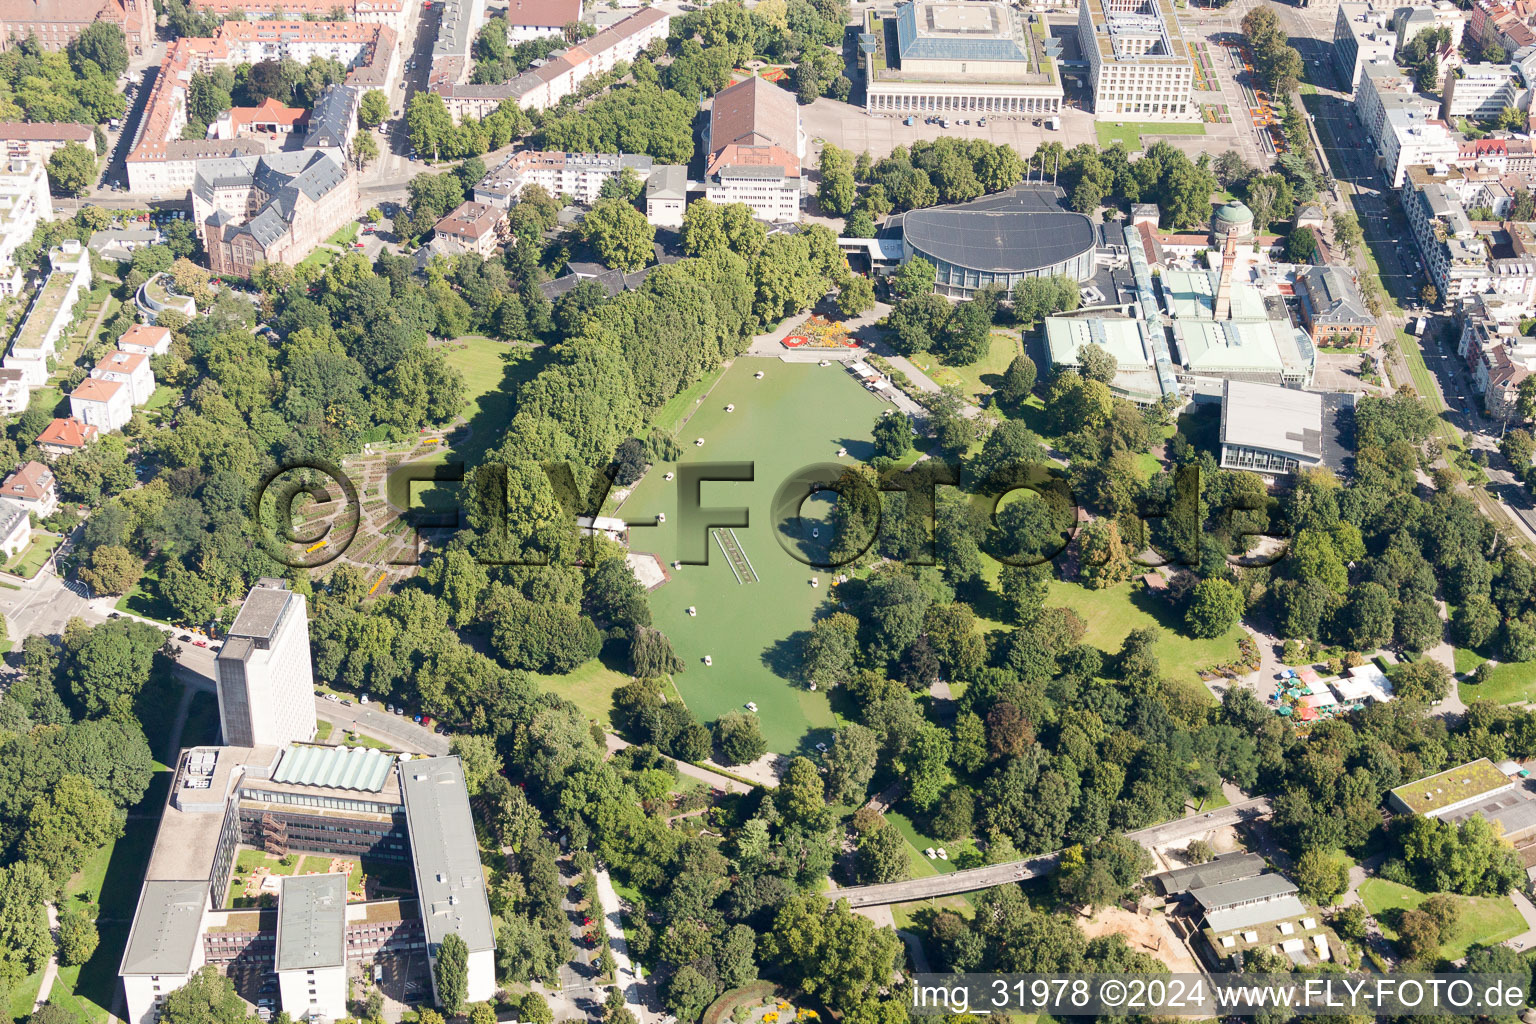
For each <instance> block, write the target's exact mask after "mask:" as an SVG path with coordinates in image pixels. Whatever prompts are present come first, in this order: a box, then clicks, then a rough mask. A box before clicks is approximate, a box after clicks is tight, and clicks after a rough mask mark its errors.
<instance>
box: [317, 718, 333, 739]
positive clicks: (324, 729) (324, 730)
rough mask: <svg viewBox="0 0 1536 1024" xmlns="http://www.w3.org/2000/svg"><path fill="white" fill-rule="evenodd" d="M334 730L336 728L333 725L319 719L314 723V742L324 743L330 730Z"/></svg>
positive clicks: (329, 735)
mask: <svg viewBox="0 0 1536 1024" xmlns="http://www.w3.org/2000/svg"><path fill="white" fill-rule="evenodd" d="M334 728H336V726H335V725H334V724H333V723H331V722H328V721H326V720H325V719H323V718H322V719H320V720H319V721H318V722H316V723H315V742H316V743H324V742H325V741H326V740H328V739H330V738H331V730H332V729H334Z"/></svg>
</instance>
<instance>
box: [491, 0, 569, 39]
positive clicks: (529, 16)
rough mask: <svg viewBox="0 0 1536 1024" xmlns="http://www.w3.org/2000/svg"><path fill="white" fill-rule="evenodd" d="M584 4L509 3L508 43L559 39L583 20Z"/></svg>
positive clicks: (552, 0) (550, 0)
mask: <svg viewBox="0 0 1536 1024" xmlns="http://www.w3.org/2000/svg"><path fill="white" fill-rule="evenodd" d="M581 6H582V5H581V0H508V2H507V42H508V43H510V44H511V45H513V46H516V45H517V44H518V43H521V42H526V41H527V40H529V39H540V38H543V37H544V36H558V35H560V34H562V33H563V32H564V31H565V26H567V25H569V24H571V23H573V22H578V21H580V20H581V14H582V10H581Z"/></svg>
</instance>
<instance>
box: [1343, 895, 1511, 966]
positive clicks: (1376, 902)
mask: <svg viewBox="0 0 1536 1024" xmlns="http://www.w3.org/2000/svg"><path fill="white" fill-rule="evenodd" d="M1428 895H1429V894H1428V893H1422V892H1419V891H1418V890H1417V889H1410V888H1408V886H1406V885H1398V884H1397V883H1396V882H1388V881H1386V880H1385V879H1381V878H1368V879H1366V880H1365V882H1364V883H1363V884H1362V885H1361V886H1360V898H1361V899H1362V900H1364V901H1365V909H1366V910H1368V911H1370V913H1371V915H1372V916H1374V917H1375V918H1376V920H1377V923H1379V924H1380V925H1381V934H1382V935H1384V936H1386V938H1387V939H1388V940H1389V941H1392V942H1395V941H1397V933H1396V932H1395V931H1394V930H1393V929H1392V927H1391V925H1390V924H1388V922H1387V921H1385V920H1383V919H1382V914H1384V913H1386V912H1387V911H1390V910H1394V909H1403V910H1411V909H1413V908H1415V907H1417V906H1418V905H1419V904H1421V903H1423V902H1424V900H1425V899H1426V898H1428ZM1454 899H1455V900H1456V902H1457V903H1458V904H1459V905H1460V907H1461V914H1460V915H1459V918H1458V920H1457V922H1456V927H1455V928H1454V929H1453V930H1452V933H1451V937H1450V939H1449V940H1448V941H1446V942H1443V943H1441V944H1440V955H1441V956H1442V957H1444V958H1445V959H1446V960H1459V959H1461V958H1462V957H1464V956H1466V955H1467V949H1468V947H1470V946H1478V945H1480V946H1491V945H1494V944H1496V943H1499V942H1503V941H1504V940H1505V939H1508V938H1511V937H1512V936H1515V935H1519V934H1520V933H1521V932H1523V931H1525V919H1524V918H1522V917H1521V916H1520V911H1518V910H1516V909H1515V905H1514V903H1512V902H1511V901H1510V899H1509V897H1507V896H1500V897H1498V898H1497V899H1494V898H1491V897H1486V896H1456V897H1454ZM1388 916H1389V917H1390V916H1391V915H1388Z"/></svg>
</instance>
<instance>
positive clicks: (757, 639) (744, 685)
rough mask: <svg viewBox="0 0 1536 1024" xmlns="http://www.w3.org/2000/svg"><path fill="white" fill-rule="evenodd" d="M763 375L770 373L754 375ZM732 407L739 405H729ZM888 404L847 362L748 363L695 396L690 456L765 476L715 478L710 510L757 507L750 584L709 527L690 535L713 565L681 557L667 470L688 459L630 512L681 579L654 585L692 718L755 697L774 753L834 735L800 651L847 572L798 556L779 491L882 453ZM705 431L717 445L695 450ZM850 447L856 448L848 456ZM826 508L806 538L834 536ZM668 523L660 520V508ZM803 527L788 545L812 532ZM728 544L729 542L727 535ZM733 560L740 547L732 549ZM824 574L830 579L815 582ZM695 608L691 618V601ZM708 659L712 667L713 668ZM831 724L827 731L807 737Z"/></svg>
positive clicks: (636, 542)
mask: <svg viewBox="0 0 1536 1024" xmlns="http://www.w3.org/2000/svg"><path fill="white" fill-rule="evenodd" d="M758 372H762V373H763V375H764V376H763V379H761V380H758V379H756V377H755V376H754V374H756V373H758ZM727 406H734V411H731V412H727V411H726V407H727ZM886 408H889V406H888V405H887V404H886V403H884V402H882V401H880V400H879V399H877V398H875V397H874V396H873V395H871V394H870V393H869V392H867V391H865V390H864V388H862V387H861V386H860V385H859V384H858V383H857V382H855V381H854V380H853V379H852V378H851V377H849V376H848V374H847V372H846V371H845V370H844V369H843V367H842V366H841V365H840V364H836V365H832V366H825V367H823V366H817V365H815V364H814V363H781V362H778V361H777V360H768V359H738V360H737V361H736V362H735V364H734V365H733V366H731V367H730V369H729V370H727V371H726V373H725V375H724V376H723V377H722V378H721V379H720V381H719V383H718V384H717V385H716V386H715V388H714V389H713V390H712V391H711V392H709V393H708V394H707V395H705V396H703V397H702V398H701V399H699V400H698V401H696V402H695V409H696V411H695V412H694V414H693V416H692V418H691V419H689V420H687V422H686V423H685V424H684V425H683V426H682V427H681V428H680V429H679V430H678V440H679V441H680V442H681V443H682V445H683V447H684V449H685V450H686V454H685V455H684V457H683V460H682V461H684V462H687V463H698V462H705V461H708V462H743V461H750V462H752V463H753V465H754V479H753V480H752V481H751V482H741V483H705V484H703V485H702V486H701V492H702V493H701V496H700V501H701V504H702V505H704V506H705V507H726V508H732V507H744V508H747V509H748V510H749V517H750V520H749V521H750V525H749V526H746V527H737V528H735V530H734V533H735V538H736V543H737V544H738V545H739V550H740V554H741V555H742V556H743V557H744V559H745V562H746V563H749V565H750V573H749V574H748V575H747V577H746V578H747V579H749V580H750V579H751V578H752V577H755V582H744V583H739V582H737V580H738V578H739V577H738V573H739V572H741V571H743V569H744V568H745V567H743V569H733V567H732V565H731V564H730V562H729V561H728V560H727V558H726V556H725V554H724V553H723V551H722V548H721V546H720V544H721V542H720V541H717V540H716V538H715V537H714V536H713V535H712V534H713V531H710V532H709V533H708V534H706V533H705V531H703V530H702V529H701V530H700V536H699V537H695V538H692V539H691V543H692V544H693V545H694V546H695V547H697V546H698V544H699V543H700V541H701V540H702V541H706V542H707V543H708V548H707V550H708V553H709V564H708V565H683V566H682V567H681V568H673V565H672V563H673V562H674V561H676V560H678V559H680V558H682V557H683V552H684V549H683V547H682V545H681V544H680V542H679V536H678V528H677V523H678V519H679V516H678V513H677V509H678V491H677V481H676V480H675V479H674V480H671V481H668V480H666V479H665V476H666V475H667V474H668V473H670V472H675V471H676V469H677V466H676V465H675V464H662V465H656V466H653V467H652V468H651V470H650V472H649V473H647V474H646V476H645V479H643V480H642V481H641V482H640V483H639V484H638V485H636V487H635V489H634V491H633V493H631V494H630V496H629V497H628V499H627V500H625V502H624V503H623V505H622V506H620V508H619V509H618V511H617V513H616V514H617V515H619V516H621V517H623V518H624V519H625V520H627V521H628V522H629V523H630V524H631V532H630V546H631V548H632V549H633V550H635V551H637V552H651V553H654V554H655V555H656V556H657V557H658V558H659V559H660V560H661V562H662V563H663V564H664V565H665V566H666V567H667V571H668V573H669V574H670V576H671V579H670V580H669V581H668V582H667V583H665V584H663V585H662V586H660V587H659V588H657V589H656V590H655V591H653V592H652V593H651V608H652V613H653V616H654V619H655V624H656V626H657V627H658V628H660V629H661V630H663V631H664V632H665V633H666V634H667V636H668V637H670V638H671V640H672V644H673V647H674V648H675V649H676V650H677V653H678V656H679V657H681V658H682V659H683V661H684V662H685V663H686V665H687V668H686V670H685V671H683V672H682V673H680V674H678V675H677V676H676V679H675V681H676V684H677V689H678V692H679V693H680V694H681V696H682V698H683V700H684V702H685V703H686V704H687V705H688V708H689V710H690V711H691V712H692V713H693V716H694V717H695V718H697V719H698V720H700V721H703V722H711V721H713V720H714V719H716V718H718V717H719V716H720V715H722V714H723V713H725V712H726V711H730V710H733V709H739V708H741V707H742V706H743V705H744V704H745V703H746V702H748V701H752V702H755V703H756V704H757V706H758V716H759V719H760V721H761V724H762V731H763V736H764V738H765V739H767V741H768V746H769V749H770V750H772V751H774V752H776V753H781V754H794V753H801V752H804V750H805V749H806V748H807V747H808V746H809V745H810V744H812V743H814V742H815V741H817V740H827V739H830V736H829V735H827V732H828V731H829V730H830V729H831V728H832V727H833V725H834V724H835V721H834V716H833V713H832V709H831V707H830V705H829V704H828V699H827V695H826V693H825V692H811V691H810V690H807V689H806V688H805V687H804V686H803V685H802V684H800V683H799V682H797V681H795V679H794V671H795V665H796V664H797V662H798V645H799V643H800V639H801V637H803V635H804V634H805V633H806V631H808V630H809V628H810V626H811V622H812V616H813V615H814V614H815V612H816V610H817V608H818V607H820V606H821V605H822V604H823V602H824V601H825V599H826V598H827V597H828V596H829V595H830V594H831V593H832V592H833V589H832V585H833V580H834V579H835V573H832V572H829V571H827V570H825V569H816V568H812V567H811V566H808V565H805V564H803V563H802V562H800V561H798V560H797V559H796V558H792V557H790V555H789V554H787V553H786V552H785V551H784V550H782V549H781V548H780V545H779V540H778V539H776V538H775V537H774V536H773V533H772V531H774V530H775V529H778V528H780V526H782V524H775V523H773V522H772V521H771V508H772V504H773V497H774V493H775V491H777V490H778V488H779V486H780V484H781V483H782V482H783V481H785V480H786V479H788V478H789V477H790V475H791V474H792V473H793V472H794V471H796V470H799V469H801V468H803V467H806V466H810V465H813V464H819V463H842V464H844V465H850V466H851V465H853V464H854V462H855V460H857V459H862V458H865V457H867V456H868V455H869V454H870V450H871V449H870V445H871V442H870V431H871V429H872V428H873V426H874V423H875V420H876V419H877V418H878V417H879V416H880V413H881V411H882V410H884V409H886ZM697 438H703V439H704V445H703V446H701V447H699V446H695V445H694V441H695V439H697ZM840 448H846V449H847V450H848V453H849V454H848V456H847V457H845V458H841V459H840V458H838V457H837V451H838V450H839V449H840ZM813 505H814V506H815V507H816V511H819V512H820V513H822V514H823V515H824V514H825V512H826V511H827V510H829V509H830V505H831V502H830V501H823V500H820V499H817V500H816V501H813V502H807V503H806V506H805V509H804V510H803V512H805V513H806V522H807V523H810V524H814V525H808V526H807V527H806V529H805V532H806V533H809V531H810V530H812V529H814V530H815V531H817V532H818V533H819V534H821V538H820V539H825V538H830V536H831V530H830V524H828V523H827V522H826V521H825V520H812V519H811V518H810V516H811V513H812V511H813V510H812V506H813ZM658 512H660V513H664V514H665V515H666V522H664V523H661V524H659V525H657V526H654V527H652V526H640V525H636V524H641V523H647V522H649V521H650V520H651V519H652V518H653V517H654V516H655V515H656V513H658ZM810 539H811V538H809V537H804V536H800V535H798V531H797V535H796V536H793V537H789V536H786V537H785V538H784V540H785V543H792V542H794V543H798V542H800V541H802V540H810ZM724 541H725V543H726V544H728V545H729V543H730V541H729V538H728V537H726V538H724ZM732 551H733V556H734V552H735V549H734V548H733V549H732ZM812 577H815V578H817V581H818V583H819V586H812V585H811V579H812ZM690 608H692V609H694V610H695V612H696V614H694V615H689V614H688V609H690ZM705 656H708V657H709V658H710V661H711V664H709V665H706V664H704V658H705ZM816 730H820V732H817V733H816V734H815V735H812V736H807V733H808V732H814V731H816Z"/></svg>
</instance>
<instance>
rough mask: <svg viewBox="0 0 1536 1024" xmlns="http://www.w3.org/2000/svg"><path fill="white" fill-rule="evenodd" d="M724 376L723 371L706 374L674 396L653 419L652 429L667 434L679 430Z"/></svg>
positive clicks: (658, 410)
mask: <svg viewBox="0 0 1536 1024" xmlns="http://www.w3.org/2000/svg"><path fill="white" fill-rule="evenodd" d="M724 375H725V371H724V370H723V369H722V370H718V371H716V372H714V373H708V374H705V375H704V377H703V378H702V379H700V380H696V381H694V382H693V384H692V385H691V386H689V387H687V388H684V389H683V390H682V391H679V392H678V393H677V394H675V395H673V396H672V397H671V398H669V399H668V400H667V401H666V403H665V404H664V405H662V407H661V408H660V409H657V410H656V414H655V415H654V416H652V417H651V429H653V430H660V431H666V432H670V431H674V430H677V429H679V428H680V427H681V426H682V423H683V420H685V419H687V418H688V415H689V414H690V413H692V412H693V411H694V409H695V407H697V406H698V404H699V399H700V398H703V397H704V395H706V394H707V393H708V392H709V390H710V389H711V388H713V387H714V386H715V384H716V382H718V381H719V380H720V378H721V377H722V376H724Z"/></svg>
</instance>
